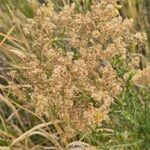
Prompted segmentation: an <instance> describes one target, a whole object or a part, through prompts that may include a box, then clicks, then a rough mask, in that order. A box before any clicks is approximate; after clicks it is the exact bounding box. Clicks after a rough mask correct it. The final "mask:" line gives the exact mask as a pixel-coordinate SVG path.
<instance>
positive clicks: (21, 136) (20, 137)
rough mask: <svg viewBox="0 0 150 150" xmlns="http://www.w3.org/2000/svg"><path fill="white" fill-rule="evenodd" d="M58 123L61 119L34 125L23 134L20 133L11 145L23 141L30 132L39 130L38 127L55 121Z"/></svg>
mask: <svg viewBox="0 0 150 150" xmlns="http://www.w3.org/2000/svg"><path fill="white" fill-rule="evenodd" d="M56 122H57V123H58V122H59V121H55V122H52V121H50V122H46V123H42V124H39V125H37V126H34V127H33V128H31V129H30V130H28V131H26V132H25V133H23V134H22V135H20V136H19V137H18V138H16V139H15V140H14V141H13V142H12V143H11V147H13V146H14V145H15V144H16V143H17V142H19V141H22V140H23V139H25V138H26V137H28V136H29V135H30V134H32V132H34V131H36V130H38V129H41V128H43V127H47V126H49V125H52V124H54V123H56ZM55 143H58V142H57V141H55ZM57 146H59V148H60V150H61V149H62V148H61V146H60V145H57Z"/></svg>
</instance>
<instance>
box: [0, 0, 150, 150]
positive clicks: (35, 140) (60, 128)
mask: <svg viewBox="0 0 150 150" xmlns="http://www.w3.org/2000/svg"><path fill="white" fill-rule="evenodd" d="M8 2H9V3H10V2H11V1H8ZM54 2H55V7H54V10H52V11H51V12H50V9H52V7H51V6H49V5H48V3H47V4H46V5H47V7H45V6H43V7H42V8H41V9H39V11H38V15H37V16H36V17H35V18H34V19H33V20H32V21H31V22H30V23H29V24H28V25H27V28H26V31H27V34H28V37H26V36H25V34H24V32H23V30H22V27H23V26H24V23H23V24H22V23H20V21H19V22H18V21H17V19H15V24H14V23H13V24H12V22H11V21H10V26H11V29H9V30H8V28H7V32H6V29H4V28H3V31H5V32H4V33H3V35H2V36H3V37H2V41H1V44H0V46H1V52H2V55H3V56H4V54H5V58H7V60H9V63H7V64H8V66H7V67H5V69H6V70H12V71H11V76H10V74H5V73H4V76H0V80H1V81H2V82H0V83H1V85H0V89H1V90H0V92H1V95H0V102H1V103H0V114H1V115H0V146H1V147H0V149H4V148H6V149H39V150H41V149H73V148H76V149H145V150H147V149H148V148H149V147H150V145H149V143H150V139H149V134H150V128H149V126H150V121H149V120H150V119H149V114H150V112H149V106H150V105H149V99H150V95H149V84H148V82H149V79H148V78H149V76H148V75H147V72H148V71H149V69H148V68H149V67H147V66H148V63H146V69H144V70H143V71H142V69H143V65H142V66H141V63H142V60H141V58H142V59H143V58H144V56H142V55H139V54H137V51H138V50H137V46H138V45H139V44H142V43H143V37H142V36H141V35H140V34H135V35H134V34H133V33H134V32H135V31H133V29H132V28H130V27H131V26H130V25H131V24H130V21H129V20H122V21H124V25H125V26H126V27H125V26H123V27H124V28H123V29H124V30H125V31H122V30H121V31H120V32H119V33H118V36H119V37H120V36H121V37H123V40H122V41H121V42H120V43H119V41H118V40H117V41H116V43H115V42H114V41H115V39H116V37H117V36H116V35H114V37H113V38H110V39H109V40H108V37H111V36H113V33H112V31H113V29H112V28H111V26H107V28H108V27H110V29H111V30H108V31H107V30H106V29H107V28H104V32H102V33H101V32H100V31H101V30H102V27H105V26H104V25H103V26H102V27H101V28H100V30H99V29H98V27H97V26H96V27H95V26H94V27H93V28H92V27H91V26H92V25H93V24H95V25H97V23H98V22H99V18H102V19H104V18H103V17H97V18H96V19H98V20H96V19H95V18H93V17H91V16H88V15H87V14H88V13H89V10H90V11H91V12H92V10H93V12H94V13H96V14H97V13H99V10H101V9H99V6H100V3H99V2H98V1H97V2H98V5H99V6H91V5H90V4H91V1H84V0H83V1H75V5H74V10H72V7H71V5H70V3H72V2H71V1H65V0H64V1H62V2H61V1H58V2H57V1H54ZM56 2H57V3H56ZM103 2H104V1H103ZM109 2H111V3H113V2H114V3H113V6H114V7H111V8H112V9H113V11H114V16H113V17H114V18H111V19H112V20H111V19H110V18H109V19H108V20H107V19H106V20H105V21H106V25H109V23H110V22H111V21H112V22H113V19H115V18H117V17H118V15H119V17H120V14H119V12H118V10H117V9H118V8H119V7H120V6H117V5H115V4H116V1H109ZM66 4H69V5H67V6H66V7H65V8H64V5H66ZM96 4H97V3H96ZM103 5H104V6H105V2H104V3H103ZM26 6H27V5H26ZM106 6H107V5H106ZM92 7H93V8H92ZM7 8H9V7H7ZM96 8H97V10H96ZM21 9H22V8H21ZM24 10H25V9H24ZM70 10H71V11H70ZM94 10H95V11H94ZM102 10H103V7H102ZM22 12H23V11H22ZM68 12H69V13H70V14H71V15H70V16H72V17H73V20H71V19H70V18H69V15H67V14H69V13H68ZM102 12H103V13H104V12H105V9H104V11H102ZM9 13H10V14H9V15H11V17H13V18H16V15H14V13H13V12H12V11H11V9H9ZM23 13H24V12H23ZM53 13H54V14H55V15H54V16H53V15H52V14H53ZM109 13H110V15H111V13H112V12H111V11H109ZM26 15H27V16H28V15H29V14H28V12H27V13H26ZM51 15H52V16H51ZM66 15H67V17H68V18H67V19H66ZM76 15H77V17H79V16H80V15H81V16H80V17H79V18H80V19H79V20H77V18H76ZM78 15H79V16H78ZM97 15H100V16H101V14H97ZM43 16H44V17H43ZM63 16H64V18H63ZM93 16H96V15H95V14H94V15H93ZM28 17H29V16H28ZM31 17H33V14H32V13H31ZM51 17H52V18H53V17H54V18H53V19H52V20H50V18H51ZM55 17H56V18H55ZM57 17H58V18H57ZM85 17H87V18H88V17H89V18H88V19H89V20H90V19H92V21H91V22H86V20H87V18H85ZM111 17H112V16H111ZM84 18H85V19H84ZM22 19H23V18H22ZM22 19H21V20H22ZM42 19H43V20H42ZM55 19H56V20H55ZM63 19H66V20H65V21H64V20H63ZM23 20H26V19H25V18H24V19H23ZM46 20H48V23H47V22H46ZM58 20H59V21H58ZM75 20H76V22H75ZM110 20H111V21H110ZM84 21H85V22H84ZM105 21H104V22H105ZM107 21H108V22H107ZM55 22H56V25H55V26H56V27H57V30H55V28H54V29H51V27H52V26H49V24H50V23H55ZM112 22H111V23H112ZM75 23H76V24H75ZM107 23H108V24H107ZM115 23H116V26H117V28H118V27H119V26H120V25H122V22H121V23H119V22H117V21H116V22H113V23H112V24H113V25H115ZM91 24H92V25H91ZM12 25H15V26H12ZM22 25H23V26H22ZM51 25H53V24H51ZM79 25H80V28H79V29H80V30H79V29H78V27H79ZM49 27H50V28H49ZM86 27H91V28H86ZM95 28H96V29H97V30H96V29H95ZM129 28H130V29H129ZM62 29H64V30H62ZM81 29H82V30H81ZM88 29H89V30H88ZM114 30H116V28H114ZM41 31H42V32H41ZM77 31H78V32H77ZM106 31H107V32H106ZM128 31H129V33H130V34H129V33H128ZM18 32H19V34H18ZM12 33H13V34H12ZM83 34H84V36H83ZM72 35H74V36H72ZM87 37H88V38H87ZM20 39H21V40H20ZM107 40H108V41H107ZM42 41H43V42H42ZM106 41H107V42H106ZM124 42H125V43H126V45H124ZM108 47H109V48H108ZM116 48H117V50H116ZM49 50H51V51H50V53H48V51H49ZM55 56H58V57H55ZM97 56H98V58H101V57H102V56H103V57H102V58H101V59H97ZM52 58H53V59H52ZM54 58H55V59H54ZM70 58H71V59H70ZM144 59H145V58H144ZM3 60H4V59H3ZM66 60H67V61H66ZM81 60H82V61H81ZM83 60H84V63H83ZM85 61H86V63H85ZM6 62H8V61H6ZM10 62H11V63H10ZM77 62H79V63H77ZM81 62H82V63H81ZM69 63H70V64H71V66H70V64H69ZM90 65H91V66H90ZM92 65H93V66H92ZM57 66H60V70H61V69H62V68H64V67H66V69H65V70H66V71H65V73H67V75H68V74H69V76H66V78H64V76H62V78H59V80H58V77H61V75H65V74H60V73H58V74H57V72H58V71H59V67H58V69H57ZM85 66H86V67H85ZM75 67H76V68H75ZM84 67H85V68H84ZM88 67H90V69H89V68H88ZM3 68H4V67H3ZM72 68H74V69H75V71H76V70H77V71H76V72H75V77H76V78H74V77H73V78H72V77H70V76H72V74H70V72H72V71H74V70H73V69H72ZM55 70H56V73H55ZM139 70H141V71H139ZM7 72H8V71H7ZM86 72H89V73H88V76H87V77H86ZM144 72H146V73H144ZM54 73H55V74H54ZM63 73H64V72H63ZM73 73H74V72H73ZM93 74H94V75H96V76H92V78H90V77H91V75H93ZM106 74H108V75H109V76H105V75H106ZM134 74H135V76H134ZM54 75H57V76H56V77H57V78H56V80H55V82H54V84H53V85H52V86H51V85H49V84H50V83H51V82H52V81H53V80H47V79H52V77H53V76H54ZM59 75H60V76H59ZM113 75H114V76H113ZM31 77H32V78H31ZM82 77H83V78H82ZM106 77H107V78H106ZM112 77H113V78H112ZM99 78H100V79H103V81H104V82H101V84H99V83H98V84H97V82H98V81H97V79H99ZM64 79H65V80H64ZM72 79H73V80H72ZM70 80H71V82H70ZM60 81H62V82H60ZM64 81H66V84H67V83H75V81H79V83H82V84H77V85H76V84H74V85H75V87H76V88H75V92H76V90H77V89H80V92H77V93H75V96H74V97H75V99H72V98H70V99H67V100H68V101H67V103H65V101H64V100H65V99H66V97H65V96H64V95H65V94H66V92H64V90H61V92H60V93H59V92H58V89H56V88H55V87H56V86H57V85H59V84H57V83H61V84H60V85H63V84H62V83H63V82H64ZM137 81H140V82H137ZM87 83H88V84H89V83H91V84H92V85H96V88H98V90H97V91H98V92H96V93H95V91H91V93H90V92H89V86H88V87H86V86H85V85H88V84H87ZM102 83H103V84H104V83H107V84H106V85H103V86H102ZM66 84H65V85H63V88H65V86H66ZM79 85H80V86H79ZM50 87H51V88H50ZM70 87H71V86H70V85H69V86H68V88H67V89H68V90H70ZM117 87H118V88H119V89H118V92H116V88H117ZM121 87H122V88H121ZM37 89H38V90H37ZM120 89H121V90H120ZM36 90H37V93H35V92H36ZM49 90H50V91H49ZM51 90H55V94H54V96H57V95H58V96H60V95H61V94H62V95H63V97H62V98H61V99H59V100H60V101H58V97H56V98H55V97H54V98H55V99H54V100H53V101H52V100H51V101H48V100H49V98H51V97H52V96H51V92H52V91H51ZM99 91H100V92H99ZM105 94H106V95H107V96H106V95H105ZM91 96H93V97H94V98H92V99H91ZM103 96H104V97H105V98H106V99H103V101H104V102H105V103H103V102H102V101H101V100H100V101H101V102H102V103H100V104H99V103H98V102H99V97H103ZM64 97H65V98H64ZM109 98H111V99H112V100H113V101H112V100H111V101H109V100H108V99H109ZM45 100H46V101H45ZM97 100H98V101H97ZM72 101H73V102H74V103H73V105H74V104H76V105H75V106H76V107H74V108H75V110H76V111H75V112H73V113H72V114H71V113H70V110H72V105H71V109H68V108H70V105H69V107H68V104H70V102H72ZM59 103H60V104H62V105H61V107H58V106H59V105H58V104H59ZM64 104H66V105H64ZM54 105H55V108H56V109H53V108H54V107H52V106H54ZM66 106H67V107H66ZM101 106H106V107H103V108H104V109H102V111H100V112H99V111H98V112H99V114H97V113H96V115H93V116H92V113H91V111H92V110H93V114H94V113H95V112H96V111H95V110H100V108H101ZM89 107H90V109H87V113H88V116H86V118H83V116H82V115H81V118H80V115H79V114H82V112H83V111H86V108H89ZM47 108H48V109H47ZM66 108H67V109H66ZM91 108H92V109H91ZM105 108H106V109H105ZM6 110H7V111H6ZM60 110H61V113H62V111H66V110H67V113H65V115H66V116H67V115H68V116H69V122H68V120H66V119H65V117H66V116H65V115H60V114H61V113H60V112H59V111H60ZM68 110H69V111H68ZM89 112H90V113H89ZM76 114H77V118H75V117H76V116H75V115H76ZM78 115H79V117H78ZM74 116H75V117H74ZM90 116H91V117H90ZM106 116H109V117H107V119H106V120H105V117H106ZM79 118H80V119H79ZM67 119H68V118H67ZM75 119H77V120H75ZM84 119H88V121H86V122H85V121H83V120H84ZM89 122H90V123H89ZM91 122H92V123H91ZM100 123H101V124H100ZM84 125H85V128H84V127H83V128H81V127H82V126H84ZM66 126H67V127H69V129H70V130H68V128H67V130H66V128H65V127H66ZM12 128H13V130H12ZM87 128H88V130H87ZM72 129H73V130H72ZM72 131H73V132H72ZM79 131H80V132H79ZM81 131H82V133H81ZM70 135H71V138H70V137H69V136H70ZM68 137H69V138H68ZM87 143H88V144H87ZM91 145H94V147H93V146H91Z"/></svg>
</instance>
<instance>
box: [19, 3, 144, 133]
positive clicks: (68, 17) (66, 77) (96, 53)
mask: <svg viewBox="0 0 150 150" xmlns="http://www.w3.org/2000/svg"><path fill="white" fill-rule="evenodd" d="M116 2H117V0H101V2H99V1H94V2H93V3H92V5H91V8H90V10H89V11H87V12H86V13H80V12H78V11H77V9H76V7H75V4H72V5H71V6H70V5H67V6H65V7H64V9H63V10H62V11H60V12H56V11H55V10H54V9H53V6H52V5H48V6H47V7H46V6H43V7H41V8H40V9H39V10H38V12H37V15H36V16H35V18H34V19H32V20H29V23H28V24H27V25H26V26H25V28H24V31H25V33H26V34H27V35H29V36H30V37H31V38H32V52H31V53H32V55H31V56H27V57H26V58H24V59H22V60H21V61H20V66H21V67H23V68H26V69H24V70H22V73H21V76H23V77H22V79H20V81H19V82H20V84H29V85H31V87H32V88H31V90H30V94H31V102H32V103H34V104H35V112H36V113H37V114H39V115H41V116H43V115H45V116H46V117H47V118H48V119H49V120H55V119H60V120H62V123H63V127H64V130H65V131H66V132H69V133H74V132H75V131H80V132H85V131H87V130H88V129H89V126H90V127H95V126H97V125H99V124H100V123H101V122H102V121H103V120H105V119H107V118H108V116H107V115H108V112H109V109H110V105H111V102H112V101H113V99H114V98H115V97H116V96H117V95H118V94H120V92H121V90H122V82H121V79H120V78H119V77H118V75H117V71H116V70H115V69H114V68H113V67H112V65H111V63H110V59H111V58H113V57H114V56H116V55H121V56H122V57H123V58H126V56H127V54H128V47H130V45H131V44H132V43H135V42H137V39H135V35H134V34H133V32H132V22H133V21H132V20H129V19H125V20H123V19H122V18H121V16H120V14H119V12H118V10H117V3H116ZM136 38H137V35H136ZM140 40H142V38H141V36H140ZM28 97H29V96H28Z"/></svg>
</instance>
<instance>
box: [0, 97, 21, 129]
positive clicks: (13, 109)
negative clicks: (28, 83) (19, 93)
mask: <svg viewBox="0 0 150 150" xmlns="http://www.w3.org/2000/svg"><path fill="white" fill-rule="evenodd" d="M0 100H1V101H2V102H4V103H5V104H6V105H8V106H9V107H10V108H11V109H12V111H13V112H14V113H15V116H16V118H17V119H18V122H19V123H20V125H21V126H22V127H24V125H23V123H22V120H21V118H20V116H19V114H18V111H17V110H16V108H15V106H14V105H13V104H12V103H11V102H10V101H9V99H7V98H6V97H4V96H2V95H1V94H0Z"/></svg>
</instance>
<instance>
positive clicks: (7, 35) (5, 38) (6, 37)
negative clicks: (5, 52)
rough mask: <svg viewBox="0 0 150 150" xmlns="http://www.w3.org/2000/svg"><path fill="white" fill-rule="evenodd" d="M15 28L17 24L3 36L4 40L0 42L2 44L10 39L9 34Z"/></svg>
mask: <svg viewBox="0 0 150 150" xmlns="http://www.w3.org/2000/svg"><path fill="white" fill-rule="evenodd" d="M14 29H15V26H13V27H12V28H11V29H10V30H9V31H8V33H7V34H6V36H5V37H4V38H3V40H2V41H1V42H0V46H2V44H3V43H4V42H5V41H6V40H7V39H8V37H9V35H10V34H11V33H12V32H13V30H14Z"/></svg>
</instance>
